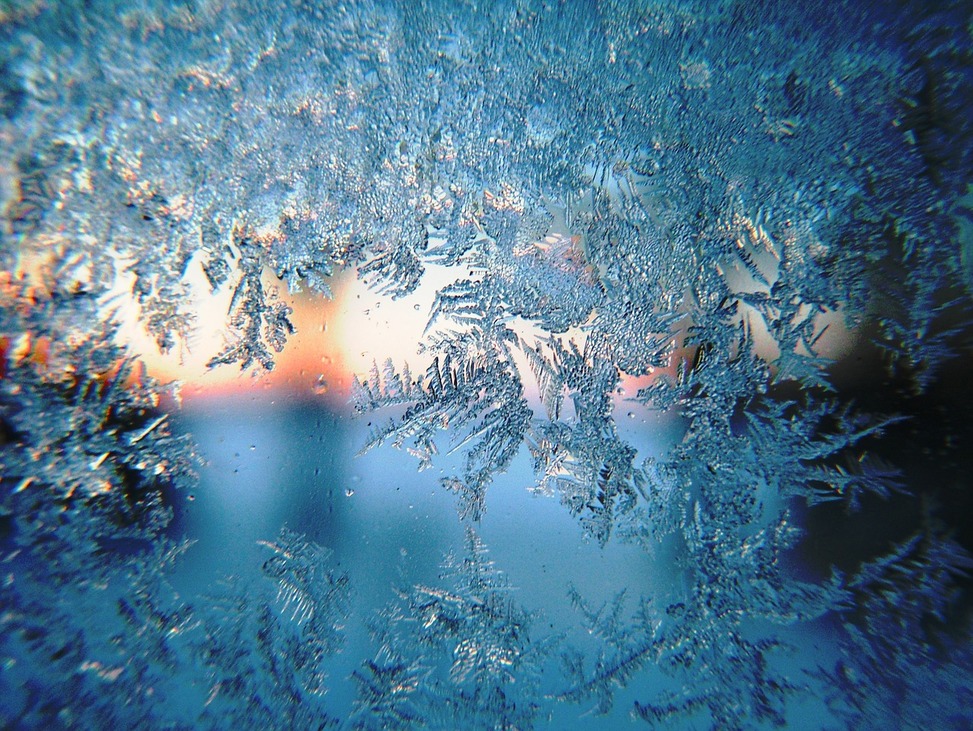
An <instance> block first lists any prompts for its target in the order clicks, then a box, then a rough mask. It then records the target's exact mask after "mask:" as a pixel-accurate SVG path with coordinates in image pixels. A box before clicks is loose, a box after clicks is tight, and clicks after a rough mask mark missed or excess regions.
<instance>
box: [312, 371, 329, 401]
mask: <svg viewBox="0 0 973 731" xmlns="http://www.w3.org/2000/svg"><path fill="white" fill-rule="evenodd" d="M327 392H328V381H327V380H326V379H325V377H324V374H323V373H322V374H321V375H320V376H318V379H317V380H316V381H315V382H314V393H316V394H317V395H318V396H323V395H324V394H326V393H327Z"/></svg>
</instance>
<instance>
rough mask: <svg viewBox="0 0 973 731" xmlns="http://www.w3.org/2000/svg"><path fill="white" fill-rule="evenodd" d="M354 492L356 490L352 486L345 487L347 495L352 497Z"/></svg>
mask: <svg viewBox="0 0 973 731" xmlns="http://www.w3.org/2000/svg"><path fill="white" fill-rule="evenodd" d="M354 494H355V491H354V490H352V489H351V488H350V487H346V488H345V497H351V496H352V495H354Z"/></svg>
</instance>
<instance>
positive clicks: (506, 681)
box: [352, 528, 552, 730]
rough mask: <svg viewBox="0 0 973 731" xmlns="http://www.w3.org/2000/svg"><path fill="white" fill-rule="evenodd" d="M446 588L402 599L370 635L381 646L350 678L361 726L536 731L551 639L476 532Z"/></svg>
mask: <svg viewBox="0 0 973 731" xmlns="http://www.w3.org/2000/svg"><path fill="white" fill-rule="evenodd" d="M445 568H446V573H445V575H444V576H443V579H444V581H445V582H446V583H445V584H444V585H443V586H442V587H431V586H424V585H416V586H414V587H412V588H411V589H409V590H406V591H402V592H400V595H399V602H398V603H397V604H396V605H394V606H392V607H389V608H388V609H386V610H385V611H384V612H383V613H382V615H381V617H380V618H379V620H378V621H377V623H376V626H375V629H374V630H373V635H374V639H375V642H376V644H378V646H379V650H378V653H377V655H376V657H375V658H374V659H373V660H367V661H365V662H364V663H363V664H362V666H361V668H359V669H358V670H356V671H355V672H354V674H353V678H354V680H355V682H356V684H357V686H358V699H357V701H356V711H355V713H354V715H353V717H352V728H355V729H409V728H432V729H448V728H456V727H457V726H462V727H464V728H474V729H484V730H486V729H514V728H533V727H534V725H535V723H537V722H538V721H539V720H540V719H539V717H538V715H539V710H540V704H539V702H538V700H539V699H538V698H537V690H538V687H539V681H540V672H541V669H542V667H543V662H544V659H545V658H546V656H547V655H548V654H549V653H550V651H551V649H552V647H551V640H549V639H543V638H542V639H538V638H536V636H534V635H533V634H532V632H531V624H532V621H533V619H534V617H533V616H532V615H531V614H530V613H529V612H527V611H525V610H524V609H522V608H521V607H519V606H518V605H517V603H516V602H515V601H514V597H513V588H512V587H511V586H510V585H509V583H508V582H507V580H506V579H505V577H504V576H503V574H502V573H500V572H499V571H498V570H497V569H496V568H495V567H494V565H493V562H492V561H490V560H489V559H488V558H487V550H486V547H485V546H484V545H483V543H482V542H481V541H480V539H479V537H478V536H477V535H476V533H475V532H474V531H473V529H472V528H468V529H467V532H466V549H465V552H464V553H463V555H462V556H451V557H450V558H449V559H448V560H447V562H446V565H445Z"/></svg>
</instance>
